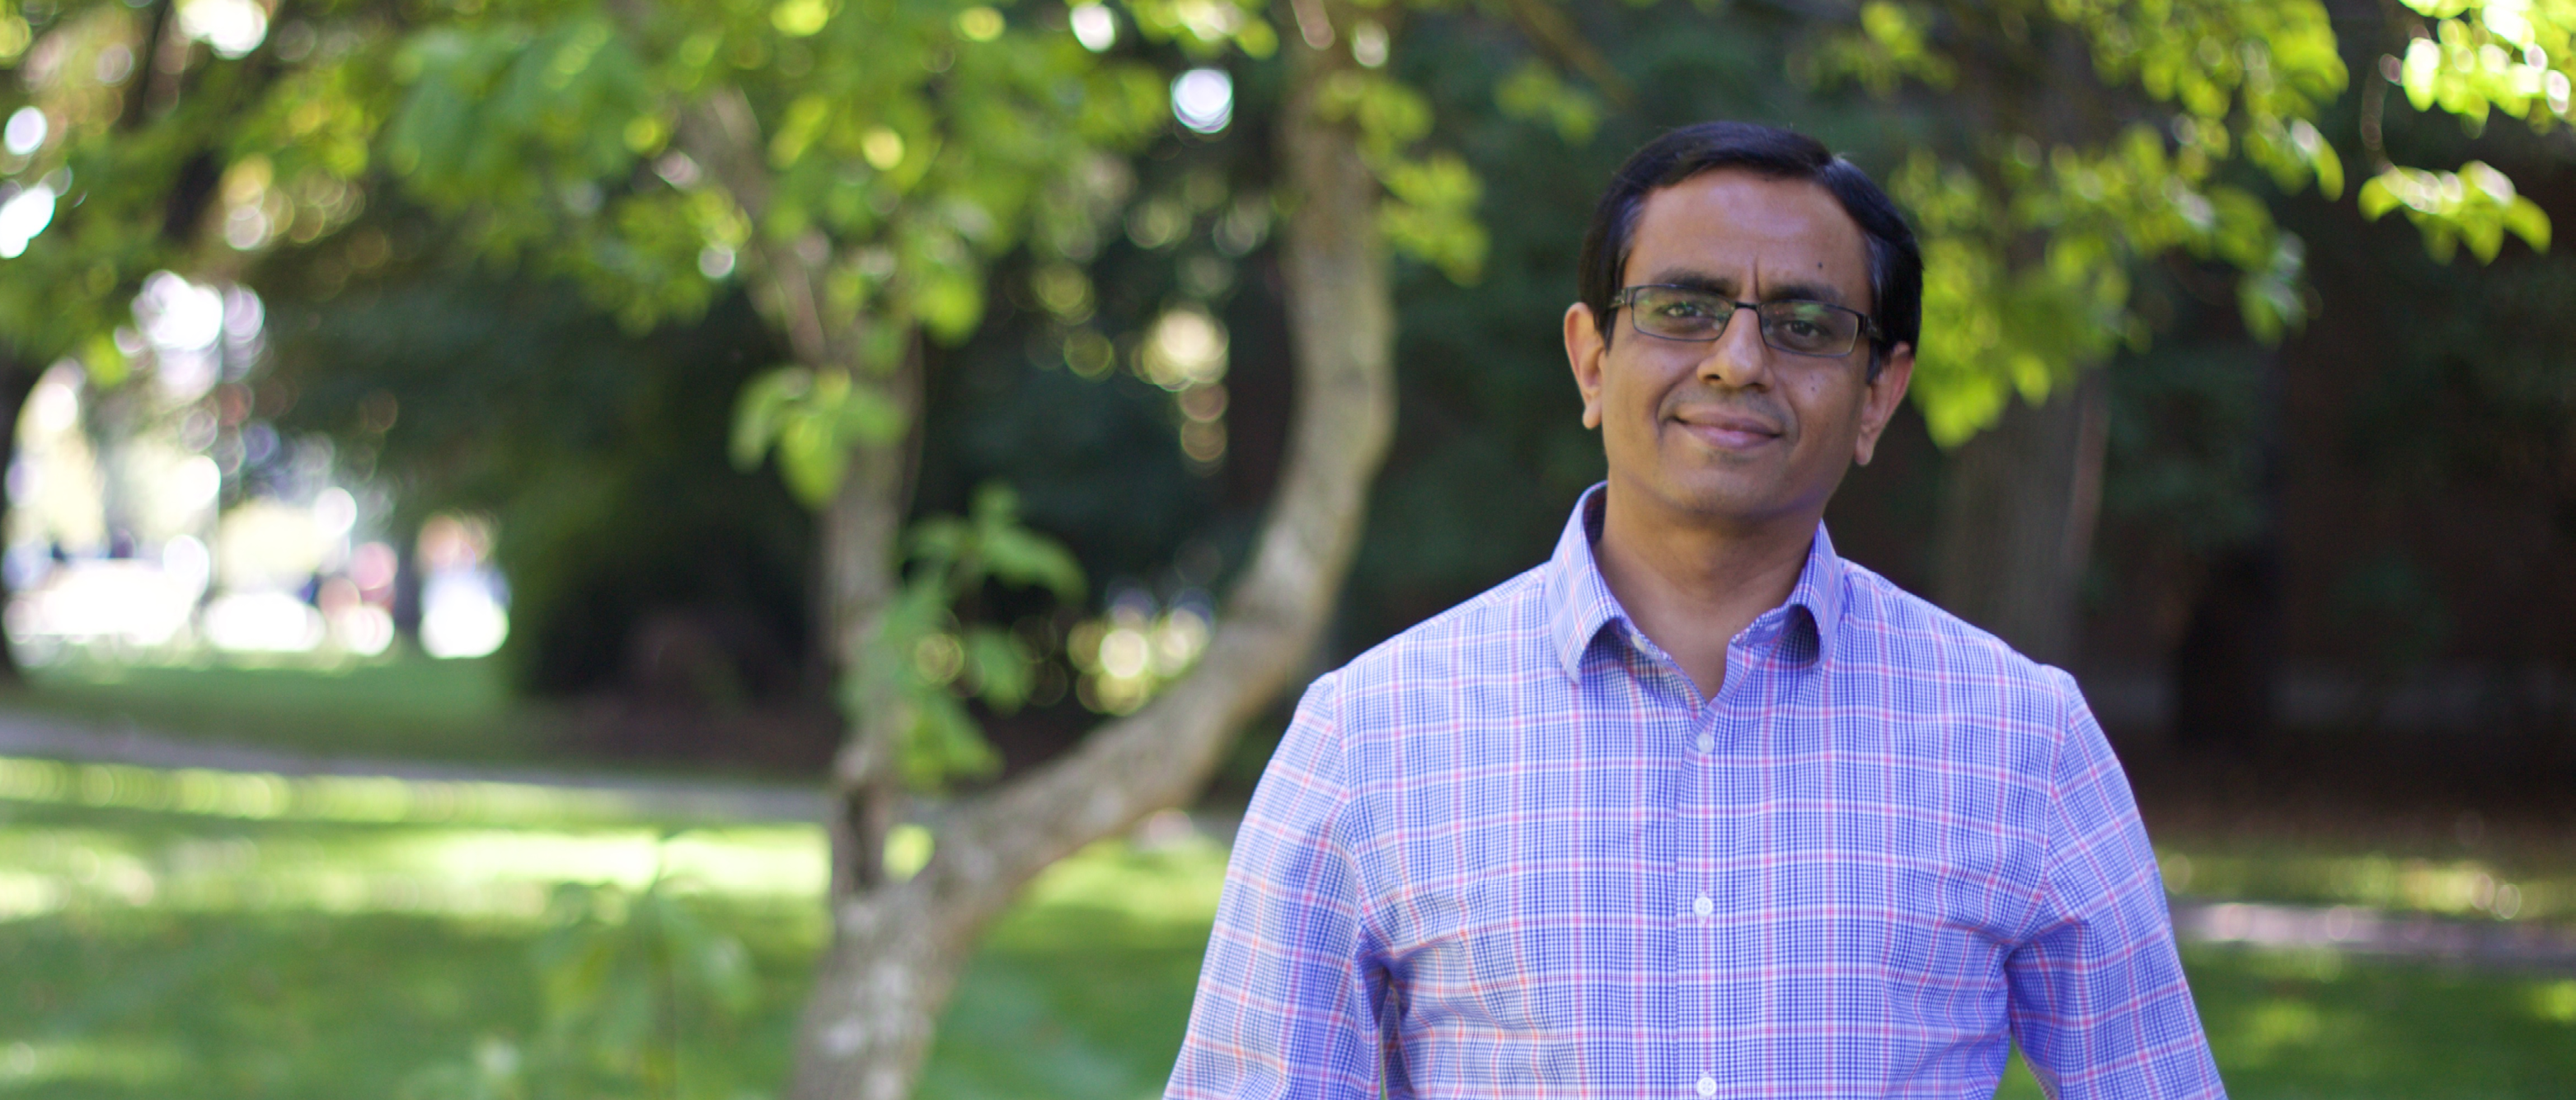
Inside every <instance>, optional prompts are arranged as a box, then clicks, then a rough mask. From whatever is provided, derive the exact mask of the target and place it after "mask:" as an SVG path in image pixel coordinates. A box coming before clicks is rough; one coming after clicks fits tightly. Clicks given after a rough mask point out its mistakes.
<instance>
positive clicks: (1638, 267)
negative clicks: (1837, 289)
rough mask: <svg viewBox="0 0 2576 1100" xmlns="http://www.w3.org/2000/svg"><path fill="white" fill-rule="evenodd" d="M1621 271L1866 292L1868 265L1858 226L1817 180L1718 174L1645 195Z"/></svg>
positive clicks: (1626, 276)
mask: <svg viewBox="0 0 2576 1100" xmlns="http://www.w3.org/2000/svg"><path fill="white" fill-rule="evenodd" d="M1626 266H1627V270H1626V271H1625V272H1623V280H1622V281H1623V282H1626V283H1629V284H1635V283H1638V282H1641V281H1643V282H1654V281H1660V280H1658V279H1656V278H1655V276H1656V275H1657V274H1658V273H1687V274H1692V275H1696V276H1698V278H1695V279H1693V280H1691V281H1693V282H1700V281H1709V280H1718V281H1724V282H1728V283H1733V282H1736V281H1738V280H1739V279H1746V278H1754V277H1757V276H1758V277H1760V278H1763V279H1765V280H1772V279H1794V280H1797V281H1801V282H1815V281H1824V282H1828V283H1832V284H1837V285H1839V284H1844V283H1849V284H1850V285H1849V288H1848V289H1849V290H1850V291H1852V292H1856V293H1865V291H1866V289H1867V282H1868V266H1869V263H1868V245H1867V243H1866V239H1865V238H1864V237H1863V235H1862V233H1861V230H1860V226H1859V224H1858V223H1856V222H1854V221H1853V220H1852V217H1851V215H1850V214H1849V213H1847V212H1846V211H1844V210H1843V207H1842V203H1841V202H1840V201H1838V200H1836V199H1835V198H1834V195H1833V192H1831V191H1829V190H1826V189H1825V186H1824V185H1823V184H1821V183H1818V182H1816V181H1814V180H1807V179H1797V178H1794V177H1771V176H1764V175H1760V174H1757V173H1754V172H1749V171H1745V170H1742V169H1735V168H1720V169H1714V170H1711V171H1707V172H1702V173H1700V174H1698V175H1695V176H1692V177H1690V178H1688V179H1685V180H1682V181H1681V182H1679V183H1675V184H1671V185H1669V186H1665V187H1659V188H1656V189H1654V190H1652V191H1649V192H1647V193H1646V194H1645V196H1644V200H1643V202H1642V203H1641V204H1640V207H1639V209H1638V212H1637V221H1636V224H1635V227H1634V228H1633V230H1632V231H1631V233H1630V238H1629V247H1628V263H1627V265H1626Z"/></svg>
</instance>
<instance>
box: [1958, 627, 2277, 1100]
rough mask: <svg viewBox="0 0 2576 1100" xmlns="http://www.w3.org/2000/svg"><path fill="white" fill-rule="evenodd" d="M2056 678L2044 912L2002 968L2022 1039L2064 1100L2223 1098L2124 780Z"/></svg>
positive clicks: (2085, 713) (2088, 714)
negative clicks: (2060, 707) (2059, 731)
mask: <svg viewBox="0 0 2576 1100" xmlns="http://www.w3.org/2000/svg"><path fill="white" fill-rule="evenodd" d="M2049 671H2050V673H2051V674H2052V675H2053V676H2054V677H2056V678H2058V679H2059V680H2060V681H2061V683H2060V691H2061V692H2062V693H2063V694H2062V696H2061V697H2062V698H2063V700H2064V701H2065V708H2066V725H2065V729H2066V741H2065V743H2064V745H2063V746H2062V747H2060V748H2059V750H2058V758H2057V764H2056V767H2055V768H2054V769H2052V775H2051V777H2050V782H2051V786H2052V788H2053V797H2052V798H2051V799H2050V804H2049V820H2048V829H2047V833H2048V846H2049V850H2048V858H2047V862H2046V864H2045V867H2044V870H2043V878H2042V880H2041V890H2040V895H2041V896H2040V901H2039V907H2038V912H2037V914H2036V915H2035V917H2034V918H2033V922H2032V927H2031V929H2030V930H2029V933H2028V935H2027V936H2026V937H2025V938H2024V939H2023V941H2022V944H2021V947H2020V948H2019V949H2017V950H2015V951H2014V952H2013V954H2012V956H2011V957H2010V958H2009V959H2007V960H2005V963H2004V972H2005V977H2006V979H2007V980H2008V981H2009V982H2010V983H2011V987H2012V1029H2013V1037H2014V1039H2015V1040H2016V1041H2018V1042H2019V1043H2020V1044H2021V1048H2022V1055H2023V1057H2025V1058H2027V1059H2028V1060H2029V1062H2030V1068H2031V1072H2032V1073H2033V1074H2034V1075H2036V1076H2037V1077H2038V1078H2039V1079H2040V1082H2041V1083H2042V1084H2045V1085H2046V1086H2048V1091H2049V1094H2050V1095H2051V1096H2054V1097H2057V1098H2058V1100H2088V1098H2091V1097H2120V1098H2123V1100H2199V1098H2203V1097H2224V1096H2225V1095H2226V1091H2225V1090H2224V1089H2223V1088H2222V1087H2221V1086H2220V1084H2219V1081H2218V1067H2217V1066H2216V1064H2215V1063H2213V1062H2212V1061H2211V1060H2210V1056H2209V1041H2208V1039H2207V1038H2206V1037H2204V1036H2203V1035H2202V1034H2201V1027H2200V1016H2199V1013H2198V1012H2197V1011H2196V1010H2195V1009H2194V1008H2193V1007H2192V1002H2191V989H2190V988H2189V987H2188V986H2186V985H2185V984H2184V982H2183V973H2182V960H2181V959H2180V958H2179V957H2178V956H2177V955H2176V954H2175V952H2174V941H2173V923H2172V920H2171V918H2170V917H2168V916H2167V914H2166V912H2165V895H2164V880H2163V877H2162V876H2161V875H2159V874H2158V873H2157V871H2156V854H2155V849H2153V848H2151V847H2149V846H2148V845H2147V831H2146V828H2145V826H2143V825H2141V824H2140V823H2139V821H2138V808H2137V803H2136V802H2135V801H2134V800H2133V799H2132V798H2131V797H2130V794H2129V781H2128V777H2127V776H2126V775H2124V774H2122V773H2121V771H2120V762H2119V759H2118V758H2117V757H2115V756H2113V755H2112V754H2111V746H2110V743H2109V742H2107V741H2105V740H2104V739H2103V737H2102V727H2101V726H2100V725H2099V724H2098V723H2096V722H2095V721H2094V720H2093V712H2092V711H2091V710H2090V709H2089V708H2087V707H2086V706H2085V705H2084V697H2083V694H2082V693H2081V692H2079V691H2078V690H2077V689H2076V686H2075V681H2074V678H2073V677H2070V676H2067V675H2066V674H2065V673H2063V672H2059V671H2057V670H2055V669H2051V670H2049Z"/></svg>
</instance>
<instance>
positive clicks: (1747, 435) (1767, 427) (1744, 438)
mask: <svg viewBox="0 0 2576 1100" xmlns="http://www.w3.org/2000/svg"><path fill="white" fill-rule="evenodd" d="M1675 419H1677V420H1679V421H1680V422H1681V425H1682V427H1683V428H1686V429H1688V430H1689V431H1690V433H1691V435H1693V436H1694V437H1697V438H1698V439H1699V440H1700V441H1701V442H1703V443H1706V444H1708V445H1709V446H1711V447H1715V448H1717V449H1719V450H1722V451H1748V450H1752V449H1753V448H1756V447H1760V446H1762V445H1764V444H1766V443H1769V442H1771V441H1773V440H1775V439H1778V438H1780V436H1781V431H1780V428H1779V427H1778V426H1777V425H1775V424H1773V423H1772V422H1770V421H1768V420H1764V419H1761V418H1760V417H1753V416H1741V415H1736V414H1732V413H1684V414H1682V415H1681V416H1678V417H1676V418H1675Z"/></svg>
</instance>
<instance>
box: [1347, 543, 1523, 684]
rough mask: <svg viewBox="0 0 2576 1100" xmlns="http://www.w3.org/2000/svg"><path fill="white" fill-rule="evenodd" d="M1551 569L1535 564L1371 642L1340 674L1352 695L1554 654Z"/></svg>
mask: <svg viewBox="0 0 2576 1100" xmlns="http://www.w3.org/2000/svg"><path fill="white" fill-rule="evenodd" d="M1546 588H1547V567H1546V566H1544V565H1541V566H1537V567H1534V568H1531V569H1529V570H1527V571H1525V572H1523V573H1521V574H1520V575H1518V576H1515V577H1513V578H1511V579H1510V580H1506V581H1504V582H1503V583H1501V584H1498V585H1495V586H1494V587H1492V588H1488V589H1486V590H1484V591H1483V592H1480V593H1478V594H1476V595H1475V596H1473V597H1470V598H1469V599H1467V600H1466V601H1465V602H1462V603H1459V604H1457V605H1455V606H1453V607H1451V608H1449V609H1448V610H1446V611H1443V612H1440V613H1439V614H1437V615H1433V616H1431V617H1430V618H1428V619H1424V620H1422V621H1421V622H1418V623H1415V624H1414V625H1412V626H1411V627H1408V628H1406V629H1405V630H1403V631H1402V632H1400V633H1398V634H1396V635H1395V636H1394V637H1392V638H1388V639H1387V640H1385V641H1383V642H1379V643H1378V644H1376V645H1374V646H1371V647H1369V648H1368V649H1367V650H1366V651H1364V652H1362V653H1361V654H1360V655H1359V656H1356V657H1353V658H1351V659H1350V661H1349V662H1348V663H1346V664H1344V665H1343V666H1342V667H1341V668H1339V669H1336V670H1334V671H1333V673H1332V676H1333V678H1334V682H1335V684H1336V685H1337V687H1339V688H1340V690H1341V691H1342V693H1343V694H1344V695H1345V697H1348V696H1349V695H1350V694H1352V693H1355V692H1364V691H1368V690H1370V689H1384V688H1391V687H1401V686H1403V685H1407V684H1422V683H1426V682H1429V683H1445V682H1449V681H1450V680H1452V679H1454V678H1455V677H1457V676H1462V675H1476V674H1480V673H1482V674H1495V673H1508V672H1512V671H1516V670H1522V669H1526V668H1527V667H1528V666H1530V665H1531V664H1532V662H1533V661H1535V660H1537V659H1540V658H1544V657H1545V656H1546V655H1547V654H1548V653H1550V652H1552V647H1551V644H1550V642H1549V637H1548V614H1547V598H1546Z"/></svg>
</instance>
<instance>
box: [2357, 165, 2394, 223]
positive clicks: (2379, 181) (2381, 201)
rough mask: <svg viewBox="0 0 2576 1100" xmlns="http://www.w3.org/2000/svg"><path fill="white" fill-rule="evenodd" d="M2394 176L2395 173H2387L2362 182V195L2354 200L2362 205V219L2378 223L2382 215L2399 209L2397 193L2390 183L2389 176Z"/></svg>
mask: <svg viewBox="0 0 2576 1100" xmlns="http://www.w3.org/2000/svg"><path fill="white" fill-rule="evenodd" d="M2394 174H2395V173H2394V171H2391V172H2385V173H2382V174H2380V175H2376V176H2372V177H2370V178H2369V179H2366V180H2363V181H2361V193H2360V194H2358V195H2356V196H2354V199H2355V201H2357V202H2359V203H2360V204H2361V216H2362V217H2364V218H2368V219H2370V220H2371V221H2378V220H2379V218H2380V216H2381V215H2383V214H2386V213H2388V212H2389V211H2391V210H2394V209H2397V207H2398V205H2399V202H2398V198H2397V192H2396V191H2394V190H2392V189H2391V188H2390V187H2389V182H2388V179H2389V176H2391V175H2394Z"/></svg>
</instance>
